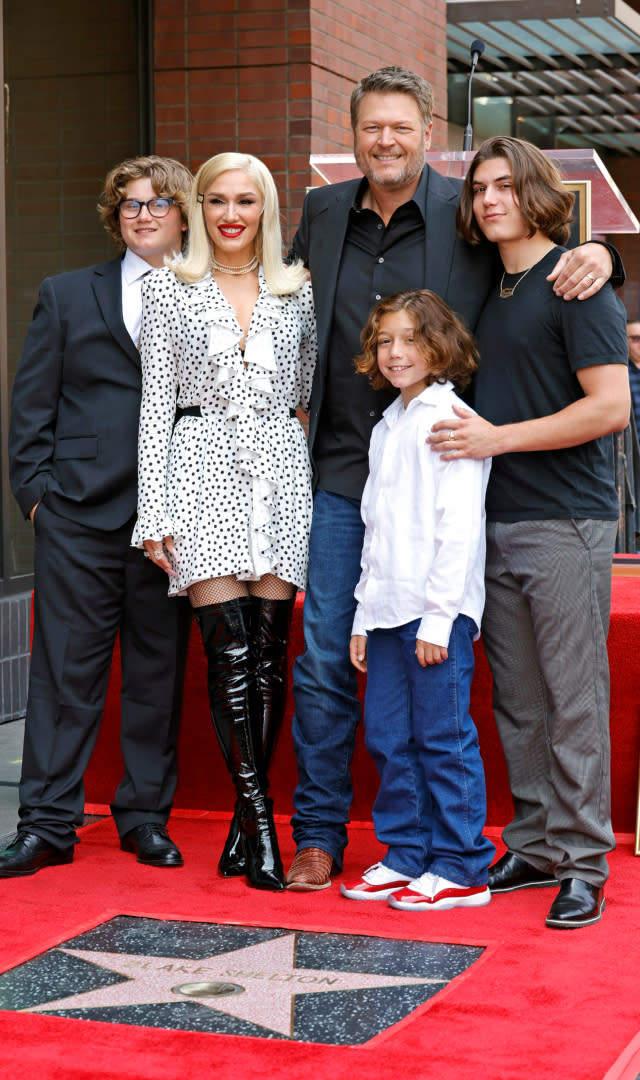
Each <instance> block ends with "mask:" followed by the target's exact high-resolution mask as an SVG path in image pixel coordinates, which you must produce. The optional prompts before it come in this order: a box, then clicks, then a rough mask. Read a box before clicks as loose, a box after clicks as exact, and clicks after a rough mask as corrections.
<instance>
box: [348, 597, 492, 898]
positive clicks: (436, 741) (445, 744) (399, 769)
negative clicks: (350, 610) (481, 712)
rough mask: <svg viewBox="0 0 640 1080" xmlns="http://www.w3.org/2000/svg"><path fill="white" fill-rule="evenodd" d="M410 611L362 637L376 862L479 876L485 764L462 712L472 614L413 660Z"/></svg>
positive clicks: (478, 880) (455, 876) (483, 862)
mask: <svg viewBox="0 0 640 1080" xmlns="http://www.w3.org/2000/svg"><path fill="white" fill-rule="evenodd" d="M419 625H420V622H419V620H418V619H416V620H415V621H413V622H410V623H406V624H405V625H404V626H398V627H394V628H393V629H390V630H372V631H370V633H369V635H368V638H367V672H368V674H367V695H366V703H365V738H366V744H367V749H368V750H369V752H370V753H371V756H372V757H373V759H374V761H375V763H376V768H377V770H378V773H379V775H380V789H379V791H378V795H377V797H376V801H375V804H374V807H373V822H374V826H375V830H376V836H377V838H378V840H379V841H380V842H381V843H382V844H386V845H387V854H386V855H385V856H384V863H385V866H388V867H389V868H390V869H392V870H397V871H398V872H399V873H401V874H408V875H409V877H412V878H416V877H420V875H421V874H423V873H425V872H426V871H427V870H428V871H430V872H431V873H433V874H438V875H439V876H440V877H444V878H447V879H448V880H449V881H455V882H456V883H457V884H459V885H465V886H468V887H472V886H476V885H485V884H486V882H487V869H488V867H489V864H490V862H491V860H492V858H493V855H494V853H495V848H494V846H493V844H492V843H491V841H490V840H488V839H487V838H486V837H485V836H483V835H482V830H483V828H484V824H485V817H486V794H485V781H484V769H483V766H482V758H481V757H480V747H479V745H478V734H477V731H476V728H475V724H474V723H473V720H472V719H471V716H470V715H469V695H470V690H471V679H472V676H473V668H474V656H473V637H474V634H475V633H476V631H477V628H476V625H475V623H474V622H473V619H470V618H468V617H467V616H466V615H459V616H458V618H457V619H456V621H455V622H454V624H453V627H452V630H451V637H450V640H449V646H448V654H449V655H448V659H447V660H444V661H443V662H442V663H441V664H433V665H431V666H428V667H424V668H423V667H421V666H420V664H419V663H418V660H417V657H416V655H415V647H416V632H417V630H418V626H419Z"/></svg>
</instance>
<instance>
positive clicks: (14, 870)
mask: <svg viewBox="0 0 640 1080" xmlns="http://www.w3.org/2000/svg"><path fill="white" fill-rule="evenodd" d="M70 862H73V847H70V848H66V849H65V848H57V847H54V845H53V844H50V843H49V842H48V841H47V840H43V839H42V837H41V836H37V835H36V834H35V833H32V832H19V833H18V834H17V836H15V837H14V839H13V840H12V841H11V843H10V844H9V846H8V847H6V848H5V849H4V851H2V852H0V877H26V876H27V875H28V874H35V873H37V871H38V870H42V868H43V866H58V865H59V864H61V863H70Z"/></svg>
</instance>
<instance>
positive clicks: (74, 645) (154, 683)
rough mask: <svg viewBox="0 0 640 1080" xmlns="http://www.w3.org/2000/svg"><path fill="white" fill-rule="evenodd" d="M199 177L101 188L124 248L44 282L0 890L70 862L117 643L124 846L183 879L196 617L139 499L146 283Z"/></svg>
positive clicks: (25, 360) (26, 453)
mask: <svg viewBox="0 0 640 1080" xmlns="http://www.w3.org/2000/svg"><path fill="white" fill-rule="evenodd" d="M191 180H192V178H191V174H190V172H189V171H188V169H186V168H185V167H184V166H183V165H181V164H180V163H179V162H177V161H174V160H173V159H170V158H159V157H155V156H152V157H141V158H135V159H130V160H128V161H125V162H123V163H122V164H121V165H118V166H116V168H115V169H113V170H112V171H111V172H110V173H109V175H108V176H107V178H106V181H105V190H104V192H103V194H102V196H101V199H100V203H99V205H98V210H99V213H100V216H101V219H102V221H103V223H104V226H105V228H106V229H107V231H108V232H109V233H110V235H111V236H112V238H113V239H114V240H115V242H116V243H117V244H118V247H119V248H120V249H121V250H122V251H123V252H124V255H123V256H122V257H118V258H116V259H114V260H113V261H112V262H109V263H105V264H102V265H99V266H92V267H88V268H86V269H83V270H77V271H72V272H71V273H66V274H60V275H58V276H57V277H53V278H47V279H45V281H44V282H43V284H42V286H41V289H40V295H39V298H38V303H37V306H36V309H35V312H34V317H33V321H32V323H31V326H30V328H29V331H28V334H27V339H26V343H25V347H24V351H23V354H22V358H21V361H20V365H19V368H18V372H17V375H16V379H15V384H14V388H13V399H12V412H11V424H10V432H9V454H10V475H11V484H12V488H13V492H14V495H15V497H16V499H17V500H18V503H19V505H20V508H21V510H22V512H23V513H24V515H25V517H28V518H30V519H31V521H32V523H33V527H34V531H35V549H34V572H35V594H34V628H33V648H32V657H31V673H30V683H29V699H28V703H27V717H26V725H25V741H24V753H23V764H22V776H21V781H20V811H19V816H20V822H19V826H18V833H17V836H16V837H15V838H14V840H13V841H12V842H11V843H10V844H9V846H8V847H7V848H6V850H5V851H4V852H2V853H0V877H18V876H23V875H27V874H33V873H35V872H36V871H37V870H40V869H41V868H42V867H43V866H50V865H53V864H57V863H67V862H71V860H72V859H73V853H74V845H75V843H76V841H77V836H76V828H77V826H78V825H79V824H81V822H82V817H83V809H84V788H83V776H84V772H85V769H86V767H87V764H88V761H89V758H90V756H91V752H92V750H93V747H94V745H95V741H96V737H97V734H98V728H99V724H100V720H101V717H102V710H103V706H104V700H105V695H106V690H107V682H108V678H109V670H110V665H111V657H112V652H113V645H114V642H115V638H116V634H117V633H118V632H119V633H120V648H121V656H122V699H121V711H122V731H121V744H122V752H123V758H124V768H125V771H124V777H123V779H122V781H121V783H120V785H119V787H118V790H117V792H116V794H115V797H114V801H113V803H112V806H111V811H112V814H113V817H114V819H115V823H116V826H117V829H118V833H119V835H120V844H121V847H122V849H123V850H125V851H132V852H134V853H135V854H136V855H137V857H138V861H139V862H144V863H148V864H150V865H153V866H180V865H182V856H181V854H180V852H179V850H178V848H177V847H176V845H175V844H174V843H173V842H172V840H171V839H170V837H169V835H168V833H167V831H166V828H165V826H166V823H167V820H168V817H169V813H170V809H171V802H172V799H173V794H174V791H175V785H176V780H177V764H176V741H177V735H178V725H179V719H180V707H181V695H182V681H183V675H184V661H185V654H186V644H187V639H188V631H189V626H190V619H191V613H190V608H189V605H188V602H187V601H186V600H185V601H183V600H181V599H179V600H175V599H173V600H169V599H168V597H167V586H166V578H165V575H164V573H163V572H162V571H161V570H159V569H158V568H157V567H156V566H155V565H154V564H153V562H152V561H151V560H149V561H146V560H145V558H144V556H143V554H142V552H141V551H139V550H137V549H134V548H131V547H130V540H131V532H132V529H133V523H134V519H135V511H136V500H137V441H138V414H139V409H140V392H141V373H140V358H139V355H138V349H137V343H138V338H139V334H140V319H141V295H140V293H141V281H142V278H143V277H144V275H145V274H146V273H149V271H150V270H151V269H152V268H154V267H159V266H162V265H163V262H164V257H165V255H174V254H175V253H177V252H179V251H180V249H181V247H182V242H183V239H184V235H185V232H186V228H187V226H186V202H187V197H188V193H189V189H190V186H191Z"/></svg>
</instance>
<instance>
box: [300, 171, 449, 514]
mask: <svg viewBox="0 0 640 1080" xmlns="http://www.w3.org/2000/svg"><path fill="white" fill-rule="evenodd" d="M428 174H429V170H428V169H423V172H422V176H421V177H420V182H419V184H418V187H417V188H416V192H415V194H414V196H413V198H412V199H410V200H409V202H407V203H404V204H403V205H402V206H399V207H398V209H397V210H396V211H395V213H394V214H393V216H392V217H391V220H390V221H389V224H388V225H387V226H385V225H384V223H383V222H382V220H381V218H380V217H379V216H378V214H376V213H375V212H374V211H373V210H365V209H363V208H362V197H363V195H364V193H365V191H366V183H367V182H366V180H363V181H362V183H361V184H360V187H359V188H358V191H357V193H356V196H355V199H354V202H353V205H352V207H351V210H350V212H349V224H348V227H347V233H346V237H345V243H344V248H343V251H342V259H341V261H340V270H339V273H338V281H337V287H336V302H335V307H334V313H333V324H332V328H331V336H330V339H329V357H328V369H327V382H326V388H325V395H324V401H323V405H322V411H321V414H320V421H319V426H318V433H317V436H316V440H315V443H314V448H313V456H314V461H315V464H316V467H317V469H318V486H319V487H321V488H322V489H323V490H325V491H331V492H333V493H334V494H336V495H345V496H348V497H349V498H354V499H359V498H360V496H361V495H362V489H363V488H364V485H365V481H366V479H367V473H368V468H369V467H368V452H369V439H370V436H371V430H372V428H373V427H374V425H375V424H377V422H378V420H379V419H380V417H381V416H382V413H383V411H384V409H386V407H387V405H389V404H390V403H391V401H392V400H393V398H394V397H395V396H396V395H395V392H394V393H391V392H388V391H385V390H372V389H371V386H370V385H369V382H368V380H367V378H366V376H364V375H357V374H356V372H355V369H354V360H355V357H356V356H357V355H358V353H359V352H360V333H361V331H362V329H363V327H364V324H365V323H366V321H367V317H368V315H369V312H370V311H371V309H372V308H374V307H375V305H376V304H377V303H378V301H379V300H381V299H382V298H383V297H385V296H389V295H390V294H391V293H396V292H401V291H403V290H405V289H419V288H422V286H423V282H424V263H425V206H426V199H427V183H428Z"/></svg>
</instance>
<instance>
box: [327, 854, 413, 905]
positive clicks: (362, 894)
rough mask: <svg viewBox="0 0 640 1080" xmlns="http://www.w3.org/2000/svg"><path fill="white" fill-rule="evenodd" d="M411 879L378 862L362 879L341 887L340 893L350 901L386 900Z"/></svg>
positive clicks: (366, 871)
mask: <svg viewBox="0 0 640 1080" xmlns="http://www.w3.org/2000/svg"><path fill="white" fill-rule="evenodd" d="M410 881H411V878H410V877H408V876H407V875H406V874H398V873H397V871H396V870H390V869H389V867H388V866H385V865H384V863H381V862H377V863H374V864H373V866H370V867H369V869H368V870H365V872H364V874H363V875H362V877H361V878H358V880H357V881H351V882H349V883H348V884H347V885H341V886H340V892H341V893H342V895H343V896H346V897H348V899H349V900H386V899H387V897H389V896H391V895H392V893H393V892H395V890H396V889H402V888H403V887H404V886H405V885H406V884H407V883H408V882H410Z"/></svg>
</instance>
